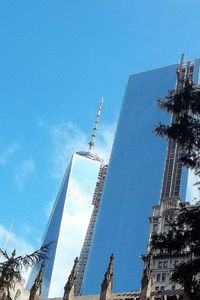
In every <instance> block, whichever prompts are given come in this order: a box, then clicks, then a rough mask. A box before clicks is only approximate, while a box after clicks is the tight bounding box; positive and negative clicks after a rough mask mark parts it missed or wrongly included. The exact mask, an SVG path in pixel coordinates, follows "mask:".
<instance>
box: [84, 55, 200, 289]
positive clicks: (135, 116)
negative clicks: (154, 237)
mask: <svg viewBox="0 0 200 300" xmlns="http://www.w3.org/2000/svg"><path fill="white" fill-rule="evenodd" d="M176 67H177V65H171V66H166V67H163V68H159V69H155V70H150V71H147V72H143V73H139V74H134V75H131V76H130V77H129V80H128V84H127V87H126V91H125V96H124V101H123V104H122V109H121V113H120V118H119V122H118V126H117V130H116V134H115V140H114V145H113V149H112V154H111V159H110V164H109V167H108V171H107V176H106V180H105V187H104V191H103V195H102V199H101V202H100V208H99V213H98V218H97V221H96V226H95V231H94V235H93V240H92V244H91V247H90V252H89V257H88V261H87V265H86V269H85V273H84V277H83V282H82V288H81V293H82V294H83V295H86V294H96V293H99V290H100V284H101V281H102V278H103V274H104V271H105V267H106V264H107V260H108V257H109V256H110V254H111V253H114V255H115V263H114V278H113V292H122V291H124V292H126V291H132V290H135V289H139V287H140V276H141V270H142V267H143V264H142V261H141V260H140V259H139V256H140V255H141V254H142V253H145V250H146V241H147V235H148V232H147V228H148V221H147V219H148V216H149V215H150V211H151V206H152V205H153V204H154V203H156V202H158V201H159V199H160V186H161V182H162V178H163V169H164V162H165V155H166V146H167V143H166V141H165V140H164V139H163V140H162V139H160V138H157V137H155V136H154V135H153V133H152V132H153V130H154V125H155V124H157V123H158V122H160V121H161V122H169V121H170V120H169V116H167V115H166V113H163V112H161V111H160V110H159V108H158V107H157V106H156V100H157V99H158V98H160V97H164V96H166V95H167V94H168V90H169V89H173V88H174V87H175V82H176ZM198 77H199V60H196V61H195V62H194V74H193V80H194V82H197V81H198ZM187 177H188V174H187V170H183V172H182V178H181V184H180V196H181V199H185V193H186V185H187ZM188 187H189V186H188ZM187 189H188V188H187ZM188 197H190V195H189V194H188ZM187 200H190V199H187Z"/></svg>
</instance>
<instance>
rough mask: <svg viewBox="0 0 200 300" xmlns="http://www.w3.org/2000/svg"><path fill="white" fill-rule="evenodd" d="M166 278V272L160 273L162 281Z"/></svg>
mask: <svg viewBox="0 0 200 300" xmlns="http://www.w3.org/2000/svg"><path fill="white" fill-rule="evenodd" d="M165 280H166V273H162V281H165Z"/></svg>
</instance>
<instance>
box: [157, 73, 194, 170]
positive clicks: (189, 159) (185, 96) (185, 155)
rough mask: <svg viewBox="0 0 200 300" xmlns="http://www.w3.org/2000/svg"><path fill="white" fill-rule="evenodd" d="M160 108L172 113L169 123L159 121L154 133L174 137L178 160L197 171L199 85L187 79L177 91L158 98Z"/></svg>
mask: <svg viewBox="0 0 200 300" xmlns="http://www.w3.org/2000/svg"><path fill="white" fill-rule="evenodd" d="M158 106H159V108H160V109H161V110H164V111H166V112H167V113H170V114H172V123H171V124H170V125H166V124H162V123H159V124H158V126H156V128H155V133H156V134H157V135H159V136H161V137H167V138H172V139H175V140H176V142H177V144H178V145H179V146H180V160H181V161H182V163H183V164H184V165H186V166H187V167H190V168H197V171H198V172H199V149H200V86H199V85H193V83H192V81H191V79H187V80H186V83H185V87H184V88H183V89H181V91H179V92H175V91H170V93H169V95H168V96H167V97H165V98H162V99H159V100H158Z"/></svg>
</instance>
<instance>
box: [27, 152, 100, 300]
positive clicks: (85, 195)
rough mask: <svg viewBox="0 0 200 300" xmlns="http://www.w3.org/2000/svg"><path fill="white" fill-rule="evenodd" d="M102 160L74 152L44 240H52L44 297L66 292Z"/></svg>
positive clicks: (32, 276) (30, 281) (31, 279)
mask: <svg viewBox="0 0 200 300" xmlns="http://www.w3.org/2000/svg"><path fill="white" fill-rule="evenodd" d="M100 166H101V160H100V159H98V158H97V157H96V156H94V155H92V154H90V153H88V152H78V153H75V154H74V155H73V156H72V159H71V162H70V164H69V167H68V169H67V171H66V174H65V176H64V179H63V183H62V185H61V188H60V191H59V193H58V196H57V199H56V202H55V205H54V208H53V211H52V214H51V216H50V219H49V224H48V226H47V229H46V233H45V235H44V239H43V244H46V243H48V242H51V241H53V244H52V247H51V251H50V253H49V259H48V260H47V261H46V262H45V272H44V276H43V283H42V295H41V297H42V299H47V298H48V297H55V296H57V297H58V296H63V291H64V290H63V289H64V285H65V283H66V281H67V278H68V275H69V274H70V271H71V267H72V265H73V260H74V258H75V257H76V256H79V254H80V250H81V247H82V244H83V241H84V237H85V234H86V231H87V227H88V224H89V220H90V217H91V213H92V209H93V205H92V199H93V194H94V189H95V186H96V181H97V177H98V173H99V170H100ZM39 267H40V266H39V264H37V265H35V267H34V268H33V270H32V272H31V275H30V278H29V281H28V284H27V288H30V287H31V286H32V284H33V282H34V279H35V276H36V274H37V272H38V270H39Z"/></svg>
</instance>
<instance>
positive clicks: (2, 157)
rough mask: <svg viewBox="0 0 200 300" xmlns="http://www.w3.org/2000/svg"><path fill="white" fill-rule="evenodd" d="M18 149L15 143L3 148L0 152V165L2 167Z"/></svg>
mask: <svg viewBox="0 0 200 300" xmlns="http://www.w3.org/2000/svg"><path fill="white" fill-rule="evenodd" d="M19 149H20V147H19V145H18V144H17V143H12V144H11V145H10V146H8V147H6V148H4V149H3V150H1V152H0V166H2V167H4V166H5V165H6V164H8V163H9V162H10V160H11V159H12V157H13V155H14V154H15V153H16V152H17V151H18V150H19Z"/></svg>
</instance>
